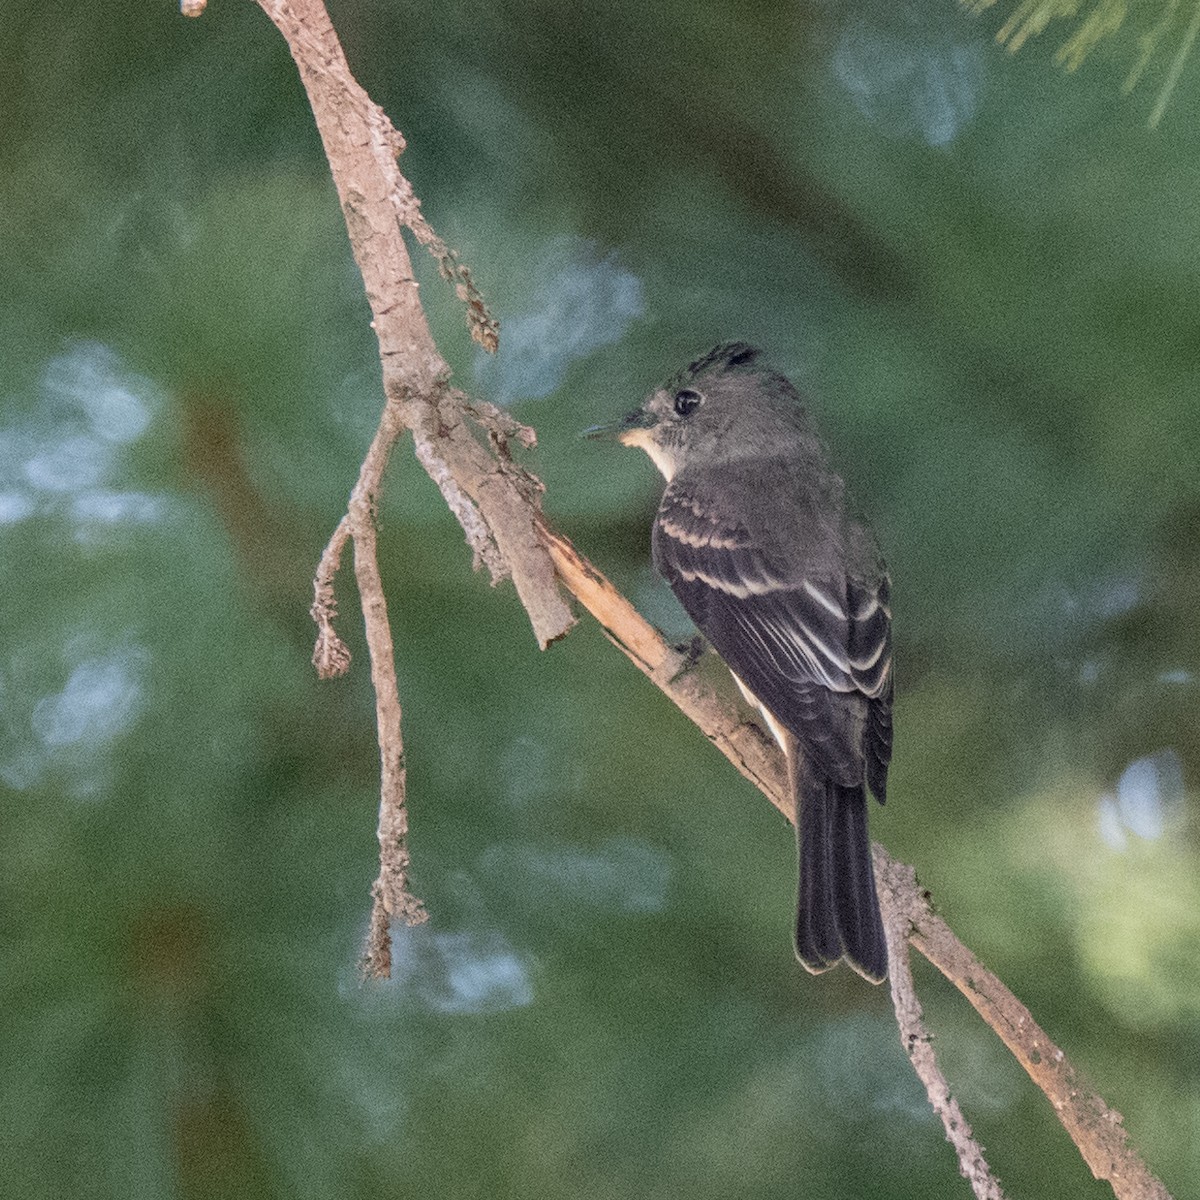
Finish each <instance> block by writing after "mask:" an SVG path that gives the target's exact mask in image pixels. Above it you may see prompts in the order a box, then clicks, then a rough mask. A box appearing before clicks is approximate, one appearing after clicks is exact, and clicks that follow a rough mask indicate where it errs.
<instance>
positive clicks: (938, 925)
mask: <svg viewBox="0 0 1200 1200" xmlns="http://www.w3.org/2000/svg"><path fill="white" fill-rule="evenodd" d="M542 531H543V536H544V537H545V538H546V544H547V545H548V546H549V547H550V552H551V554H552V555H553V557H554V564H555V567H556V568H557V569H558V571H559V574H560V576H561V577H562V579H563V582H564V583H565V584H566V586H567V587H568V588H569V589H570V590H571V591H572V592H573V593H574V594H575V596H576V597H578V599H579V601H580V603H581V604H583V606H584V608H586V609H587V610H588V611H589V612H590V613H591V614H592V616H594V617H595V618H596V620H598V621H599V622H600V624H601V625H603V626H604V628H605V629H606V630H607V631H608V633H609V634H610V635H611V637H612V640H613V641H614V642H615V644H616V645H618V646H619V647H620V648H621V649H622V650H623V651H624V652H625V654H626V655H628V657H629V658H630V659H631V660H632V661H633V662H634V664H635V665H636V666H637V667H638V668H639V669H640V670H642V671H643V672H644V673H645V674H646V675H648V676H649V677H650V679H651V680H653V682H654V683H655V684H656V685H657V686H658V687H659V688H660V689H661V690H662V691H663V692H665V693H666V694H667V696H669V697H670V698H671V700H672V701H673V702H674V703H675V704H676V706H677V707H678V708H679V709H680V710H681V711H682V712H684V713H685V714H686V715H687V716H688V717H689V718H690V719H691V720H692V721H694V722H695V723H696V724H697V725H698V726H699V727H700V729H701V730H702V731H703V732H704V733H705V735H706V736H707V737H708V739H709V740H710V741H711V742H713V743H714V744H715V745H716V746H717V748H718V749H719V750H720V751H721V753H722V754H724V755H725V757H726V758H728V759H729V760H730V762H732V763H733V765H734V766H735V767H737V769H738V770H739V771H741V773H742V774H743V775H745V776H746V778H747V779H749V780H751V782H753V783H754V784H755V786H756V787H758V788H759V790H760V791H762V792H763V794H764V795H765V796H766V797H767V799H768V800H770V801H771V803H772V804H774V805H775V807H776V808H778V809H779V811H780V812H782V813H783V814H784V816H786V817H788V818H789V820H790V819H791V817H792V813H791V811H790V810H791V805H790V804H789V803H788V802H787V791H786V786H787V783H786V781H787V771H786V765H785V763H784V760H783V755H782V754H781V753H780V752H779V750H778V748H777V747H776V746H775V743H774V742H773V741H772V740H771V739H769V738H767V737H766V736H764V735H763V734H761V733H758V734H757V736H752V735H750V734H749V733H748V732H747V731H748V730H749V729H751V728H754V727H753V726H748V725H747V724H746V723H745V722H743V721H741V720H740V719H739V718H738V716H737V711H736V709H735V708H734V705H733V702H732V698H729V699H726V698H725V697H723V696H721V695H718V694H717V693H716V692H715V691H714V690H713V689H711V688H709V687H706V686H705V685H703V684H702V683H700V682H699V681H698V680H697V679H696V677H695V674H694V672H691V671H684V672H683V674H679V672H680V670H681V668H682V666H683V659H682V656H680V655H679V654H678V653H677V652H676V651H674V650H672V649H671V648H670V647H669V646H668V645H667V644H666V642H665V641H664V640H663V638H662V636H661V635H660V634H659V633H658V631H657V630H655V629H654V628H653V626H651V625H650V624H649V622H647V621H646V620H645V619H644V618H643V617H642V616H641V615H640V614H639V613H638V612H637V611H636V610H635V609H634V608H633V606H632V605H630V604H629V602H628V601H627V600H626V599H625V598H624V597H623V596H622V595H621V594H620V593H619V592H618V591H617V590H616V589H615V588H614V587H613V586H612V584H611V583H609V582H608V580H607V579H605V578H604V576H603V575H602V574H601V573H600V572H599V571H598V570H597V569H596V568H595V567H594V566H593V565H592V564H591V563H589V562H588V561H587V559H585V558H584V557H583V556H582V555H581V554H580V553H579V552H578V551H577V550H576V549H575V547H574V546H572V545H571V543H570V542H569V541H567V539H566V538H564V537H562V536H561V535H559V534H557V533H554V532H552V531H551V530H550V529H549V528H547V527H546V526H545V525H544V524H543V525H542ZM874 851H875V874H876V879H877V880H878V882H879V893H880V896H879V898H880V905H881V907H882V909H883V918H884V926H885V928H887V929H889V930H890V929H893V928H895V929H901V928H902V929H905V930H907V936H908V939H909V941H910V942H911V943H912V945H913V947H914V948H915V949H916V950H918V951H920V952H921V953H922V954H923V955H925V957H926V958H927V959H929V961H930V962H931V963H933V965H934V966H935V967H937V968H938V970H939V971H941V972H942V974H943V975H945V976H946V978H947V979H949V980H950V982H951V983H953V984H954V985H955V987H957V988H958V989H959V991H961V992H962V993H963V994H964V995H965V996H966V997H967V999H968V1000H970V1001H971V1003H972V1004H973V1005H974V1006H975V1009H976V1011H977V1012H978V1013H979V1014H980V1016H982V1017H983V1019H984V1020H985V1021H986V1022H987V1023H988V1024H989V1025H990V1026H991V1027H992V1029H994V1030H995V1031H996V1033H997V1034H998V1035H999V1036H1000V1038H1001V1040H1002V1041H1003V1042H1004V1044H1005V1045H1006V1046H1007V1047H1008V1048H1009V1050H1010V1051H1012V1053H1013V1055H1014V1056H1015V1057H1016V1059H1017V1061H1018V1062H1019V1063H1020V1064H1021V1065H1022V1066H1023V1067H1024V1068H1025V1070H1026V1071H1027V1072H1028V1074H1029V1077H1030V1078H1031V1079H1032V1080H1033V1082H1034V1083H1036V1084H1037V1086H1038V1087H1039V1088H1041V1090H1042V1091H1043V1092H1044V1093H1045V1095H1046V1097H1047V1099H1049V1101H1050V1102H1051V1104H1052V1105H1053V1106H1054V1112H1055V1114H1056V1115H1057V1117H1058V1119H1059V1121H1060V1122H1061V1123H1062V1125H1063V1127H1064V1128H1065V1129H1066V1131H1067V1133H1068V1134H1069V1135H1070V1137H1071V1140H1072V1141H1073V1142H1074V1143H1075V1145H1076V1146H1077V1147H1078V1149H1079V1152H1080V1154H1081V1155H1082V1156H1083V1159H1084V1161H1085V1162H1086V1163H1087V1165H1088V1167H1090V1168H1091V1171H1092V1174H1093V1175H1094V1176H1095V1177H1096V1178H1097V1179H1104V1180H1107V1181H1108V1182H1109V1183H1110V1184H1111V1185H1112V1189H1113V1192H1114V1193H1115V1194H1116V1195H1117V1196H1118V1197H1119V1198H1120V1200H1170V1193H1169V1192H1168V1191H1167V1190H1166V1188H1165V1187H1164V1186H1163V1184H1162V1183H1161V1182H1160V1181H1159V1180H1158V1179H1157V1178H1155V1176H1153V1175H1152V1174H1151V1173H1150V1171H1149V1170H1148V1169H1147V1167H1146V1164H1145V1163H1144V1162H1143V1161H1142V1159H1141V1157H1140V1155H1139V1154H1138V1153H1137V1151H1136V1150H1134V1148H1133V1147H1132V1146H1130V1145H1129V1140H1128V1134H1127V1133H1126V1131H1125V1129H1124V1127H1123V1125H1122V1123H1121V1115H1120V1114H1119V1113H1117V1112H1114V1111H1113V1110H1112V1109H1110V1108H1109V1107H1108V1105H1107V1104H1105V1103H1104V1100H1103V1099H1102V1098H1101V1097H1100V1096H1099V1095H1098V1094H1097V1093H1096V1092H1095V1091H1093V1090H1092V1089H1091V1087H1090V1086H1089V1085H1088V1084H1086V1083H1085V1082H1084V1080H1083V1079H1082V1077H1081V1076H1080V1074H1079V1072H1078V1071H1077V1070H1076V1069H1075V1067H1073V1066H1072V1065H1071V1063H1070V1062H1069V1061H1068V1060H1067V1057H1066V1055H1065V1054H1064V1053H1063V1052H1062V1050H1060V1049H1059V1048H1058V1046H1056V1045H1055V1044H1054V1043H1053V1042H1052V1041H1051V1040H1050V1039H1049V1038H1048V1037H1047V1036H1046V1034H1045V1033H1044V1032H1043V1031H1042V1029H1041V1028H1040V1027H1039V1026H1038V1024H1037V1022H1035V1021H1034V1019H1033V1017H1032V1016H1031V1015H1030V1012H1029V1010H1028V1009H1027V1008H1026V1007H1025V1006H1024V1005H1023V1004H1022V1003H1021V1002H1020V1001H1019V1000H1018V999H1017V998H1016V997H1015V996H1014V995H1013V994H1012V992H1010V991H1009V990H1008V988H1007V987H1005V986H1004V984H1003V983H1002V982H1001V981H1000V980H999V979H998V978H997V977H996V976H995V975H993V974H992V973H991V972H990V971H989V970H987V969H986V968H985V967H984V966H983V965H982V964H981V963H980V962H979V960H978V959H977V958H976V957H975V956H974V955H973V954H972V953H971V952H970V950H968V949H967V947H966V946H964V945H963V944H962V942H960V941H959V940H958V938H957V937H956V936H955V935H954V932H953V931H952V930H951V929H950V927H949V926H948V925H947V924H946V922H945V921H943V920H942V918H941V917H939V916H938V915H937V914H936V913H935V912H934V911H933V906H932V903H931V902H930V898H929V894H928V893H927V892H925V891H924V890H922V889H921V888H920V887H919V886H918V885H917V881H916V874H915V872H913V870H912V868H911V867H906V866H904V865H903V864H901V863H897V862H895V861H894V860H893V859H892V858H891V856H890V855H889V854H888V853H887V851H886V850H884V849H883V848H882V847H881V846H878V845H876V846H875V847H874ZM889 945H890V943H889ZM898 1016H899V1014H898ZM907 1048H908V1047H907V1046H906V1049H907ZM914 1065H915V1064H914ZM960 1161H961V1159H960ZM973 1169H974V1168H973V1167H972V1170H973ZM964 1173H965V1172H964ZM968 1178H971V1176H970V1175H968Z"/></svg>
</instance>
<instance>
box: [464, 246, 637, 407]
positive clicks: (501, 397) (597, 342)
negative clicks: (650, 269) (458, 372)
mask: <svg viewBox="0 0 1200 1200" xmlns="http://www.w3.org/2000/svg"><path fill="white" fill-rule="evenodd" d="M530 274H531V276H532V280H533V296H534V302H535V304H536V305H537V307H536V308H534V309H533V310H532V311H529V312H525V313H522V314H520V315H518V316H514V317H506V318H504V319H503V320H502V322H501V331H500V349H499V351H498V352H497V353H496V354H494V355H491V354H487V353H486V352H484V351H483V350H480V351H478V352H477V354H476V358H475V378H476V381H477V383H478V385H479V389H480V391H481V392H483V394H484V395H486V396H487V397H488V398H489V399H490V400H493V401H495V402H496V403H497V404H511V403H513V402H514V401H516V400H529V399H537V398H539V397H541V396H548V395H549V394H550V393H551V392H553V391H554V390H555V388H557V387H558V386H559V384H561V383H562V381H563V378H564V376H565V375H566V373H567V370H568V369H569V368H570V366H571V364H572V363H574V362H575V361H576V360H577V359H581V358H584V357H586V356H587V355H589V354H591V353H592V352H593V351H594V350H598V349H599V348H600V347H601V346H609V345H611V344H612V343H614V342H616V341H619V340H620V339H621V338H622V337H623V336H624V334H625V331H626V329H627V328H628V327H629V325H630V323H631V322H633V321H634V320H636V319H637V318H638V317H640V316H641V315H642V309H643V299H642V284H641V280H639V279H638V278H637V277H636V276H635V275H632V274H631V273H630V272H628V271H626V270H625V269H624V268H623V267H621V266H620V265H619V264H618V262H617V259H616V256H615V255H613V254H609V255H607V256H606V257H604V258H600V257H598V256H597V251H596V247H595V245H594V244H593V243H591V242H587V241H583V240H582V239H579V238H557V239H555V240H554V241H553V242H551V243H550V245H549V247H548V248H547V250H546V252H545V254H544V255H543V257H542V261H541V262H540V263H539V264H538V265H537V266H535V267H534V268H533V270H532V271H531V272H530Z"/></svg>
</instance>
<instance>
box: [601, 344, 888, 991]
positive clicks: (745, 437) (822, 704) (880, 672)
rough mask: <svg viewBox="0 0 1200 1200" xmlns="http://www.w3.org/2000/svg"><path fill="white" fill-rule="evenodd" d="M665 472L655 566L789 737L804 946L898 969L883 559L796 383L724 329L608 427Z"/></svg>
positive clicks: (800, 949)
mask: <svg viewBox="0 0 1200 1200" xmlns="http://www.w3.org/2000/svg"><path fill="white" fill-rule="evenodd" d="M612 432H615V433H616V436H617V438H618V440H620V441H621V442H622V443H624V444H625V445H626V446H639V447H641V448H642V449H643V450H645V451H646V453H647V454H649V456H650V458H651V459H652V460H653V461H654V464H655V466H657V467H658V469H659V470H660V471H661V472H662V474H663V476H664V477H665V478H666V480H667V487H666V491H664V493H663V498H662V503H661V504H660V505H659V508H658V514H657V516H656V517H655V519H654V529H653V540H652V545H653V555H654V566H655V568H656V570H657V571H658V572H659V573H660V574H661V575H662V576H663V577H664V578H665V579H666V581H667V582H668V583H669V584H670V586H671V590H672V591H673V592H674V593H675V595H676V596H677V597H678V598H679V600H680V602H681V603H682V604H683V607H684V608H685V609H686V610H687V612H688V614H689V615H690V616H691V618H692V620H693V621H695V623H696V625H697V627H698V628H699V629H700V631H701V632H702V633H703V634H704V635H705V637H707V638H708V640H709V642H710V643H711V644H712V646H713V648H714V649H715V650H716V652H717V653H718V654H719V655H720V656H721V658H722V659H723V660H724V661H725V663H726V665H727V666H728V667H729V669H730V671H731V672H732V673H733V676H734V678H735V679H736V680H737V683H738V686H739V687H740V688H741V690H742V692H743V693H744V694H745V696H746V698H747V700H748V701H750V703H752V704H754V705H756V706H757V707H758V708H759V710H760V711H761V712H762V714H763V716H764V718H765V719H766V722H767V724H768V726H769V727H770V729H771V732H772V734H773V735H774V737H775V739H776V740H777V741H778V742H779V744H780V746H781V747H782V748H783V751H784V753H785V755H786V756H787V762H788V775H789V780H790V785H791V791H792V795H793V798H794V803H795V813H796V839H797V850H798V857H799V868H800V883H799V905H798V911H797V915H796V941H795V945H796V955H797V957H798V958H799V959H800V961H801V963H803V964H804V966H805V967H807V968H808V970H809V971H812V972H814V973H815V972H818V971H824V970H826V969H828V968H829V967H831V966H833V965H834V964H835V963H837V962H838V961H839V960H840V959H842V958H845V959H846V960H847V961H848V962H849V963H850V965H851V966H852V967H853V968H854V969H855V970H856V971H857V972H858V973H859V974H860V975H862V976H864V977H865V978H867V979H869V980H871V981H873V982H879V981H880V980H882V979H883V978H884V977H885V976H886V975H887V945H886V942H885V940H884V935H883V923H882V921H881V919H880V915H879V900H878V898H877V896H876V893H875V876H874V872H873V870H872V866H871V842H870V837H869V835H868V832H867V795H866V789H867V788H868V787H869V788H870V789H871V791H872V792H873V793H874V794H875V797H876V798H877V799H878V800H879V802H880V803H881V804H882V803H883V801H884V799H885V797H886V793H887V770H888V763H889V761H890V760H891V756H892V642H891V610H890V608H889V580H888V573H887V568H886V567H885V565H884V562H883V559H882V558H881V557H880V554H879V551H878V549H877V548H876V546H875V541H874V538H873V537H872V535H871V533H870V531H869V530H868V529H867V528H866V527H865V526H864V525H862V524H861V523H859V522H858V521H856V520H854V519H853V518H852V517H851V516H850V515H849V514H848V513H847V511H846V503H845V495H844V492H845V488H844V485H843V483H842V480H841V478H840V477H839V476H838V475H837V474H836V473H835V472H834V471H833V469H832V467H830V465H829V462H828V456H827V453H826V450H825V447H824V445H823V444H822V442H821V440H820V438H819V437H818V435H817V433H816V430H815V429H814V427H813V424H812V420H811V418H810V417H809V414H808V412H807V410H806V409H805V406H804V403H803V400H802V399H801V397H800V395H799V393H798V392H797V391H796V389H795V388H794V387H793V386H792V385H791V383H790V382H789V381H788V380H787V379H786V378H784V376H782V375H780V374H778V373H776V372H775V371H772V370H771V369H770V368H769V367H768V366H767V365H766V364H764V363H763V362H762V360H761V352H760V351H758V350H756V349H755V348H754V347H752V346H748V345H746V344H745V343H742V342H731V343H727V344H725V345H721V346H717V347H715V348H714V349H713V350H710V351H709V352H708V353H707V354H706V355H704V356H703V357H702V358H699V359H697V360H696V361H695V362H693V363H691V364H690V365H689V366H687V367H686V368H684V370H682V371H680V372H679V374H677V375H676V376H674V378H672V379H671V380H670V381H669V382H668V383H667V384H665V385H664V386H663V387H661V388H659V389H658V390H657V391H655V392H654V393H652V394H651V395H650V396H649V397H648V398H647V399H646V401H645V402H644V403H643V405H642V407H641V408H639V409H636V410H635V411H634V412H632V413H630V414H629V415H628V416H627V417H625V418H624V420H623V421H621V422H620V424H619V425H618V426H617V427H616V428H615V429H614V430H612Z"/></svg>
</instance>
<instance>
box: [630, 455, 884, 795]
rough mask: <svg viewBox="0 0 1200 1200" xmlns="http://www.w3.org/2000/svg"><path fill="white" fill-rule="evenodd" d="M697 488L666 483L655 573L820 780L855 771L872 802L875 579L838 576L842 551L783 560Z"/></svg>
mask: <svg viewBox="0 0 1200 1200" xmlns="http://www.w3.org/2000/svg"><path fill="white" fill-rule="evenodd" d="M708 490H709V489H704V488H700V487H697V486H695V485H694V484H693V485H691V486H688V485H686V484H684V483H683V482H682V481H681V480H679V479H678V478H677V479H676V480H675V481H674V482H672V483H671V484H670V485H669V486H668V488H667V490H666V492H665V494H664V496H663V500H662V504H661V506H660V507H659V511H658V517H657V519H656V520H655V523H654V534H653V548H654V563H655V567H656V568H657V569H658V571H659V572H660V573H661V574H662V575H663V576H664V577H665V578H666V580H667V582H668V583H669V584H670V585H671V589H672V591H674V593H675V595H676V596H677V597H678V598H679V600H680V602H681V603H682V604H683V607H684V608H685V609H686V610H687V612H688V614H689V615H690V616H691V618H692V620H694V621H695V622H696V624H697V626H698V627H699V628H700V630H701V631H702V632H703V633H704V635H705V636H706V637H707V638H708V640H709V641H710V642H711V643H712V645H713V648H714V649H715V650H716V651H717V653H718V654H719V655H720V656H721V657H722V658H723V659H724V660H725V662H726V663H727V664H728V666H729V667H730V668H731V669H732V670H733V672H734V674H735V675H737V676H738V678H739V679H740V680H741V681H742V683H743V685H744V686H745V687H746V688H748V689H749V690H750V691H751V692H753V694H754V695H755V697H756V698H757V699H758V700H759V701H760V702H761V703H762V704H763V705H765V706H766V708H767V709H768V710H769V711H770V712H771V713H772V714H773V715H774V717H775V718H776V719H777V720H778V721H780V722H781V723H782V724H783V725H784V726H786V727H787V728H788V729H790V730H791V731H792V732H793V733H794V734H795V735H796V736H797V737H798V738H799V739H800V741H801V744H802V745H803V746H804V747H805V748H806V750H807V751H808V752H809V753H810V754H815V755H816V757H817V758H818V760H819V761H821V762H822V763H823V764H824V765H825V766H826V768H827V770H828V771H829V773H830V776H831V777H832V778H834V779H836V780H837V781H838V782H844V783H846V784H848V785H849V784H853V783H855V782H860V781H861V780H862V778H863V771H864V766H865V767H866V768H867V777H868V782H870V783H871V785H872V791H875V792H876V794H877V795H879V796H881V797H882V794H883V791H882V789H883V783H882V781H883V780H884V779H885V778H886V769H887V760H888V759H889V758H890V756H891V661H892V648H891V611H890V609H889V607H888V590H889V589H888V579H887V574H886V572H884V571H883V570H882V569H881V568H877V569H876V570H875V571H862V572H860V573H858V574H854V573H851V572H848V571H847V569H846V565H845V563H844V562H843V561H841V560H843V559H844V558H845V555H844V553H843V554H841V555H837V554H831V553H829V552H827V551H822V552H817V553H814V554H812V555H811V556H808V557H809V558H811V565H810V564H807V563H802V564H801V565H799V566H795V565H790V564H788V563H785V562H783V561H781V559H780V556H779V555H778V554H772V552H771V551H770V550H769V549H767V548H764V546H763V545H762V544H761V543H762V539H759V538H756V537H755V536H753V534H752V533H751V531H750V529H749V528H748V527H747V525H746V524H744V523H741V522H738V521H733V520H728V519H725V518H724V517H722V516H721V515H720V511H721V506H720V505H719V504H715V503H711V502H710V501H709V497H708V495H707V494H706V493H707V492H708ZM798 536H803V537H806V538H812V537H813V536H815V535H814V533H813V531H812V530H811V529H808V530H803V531H798ZM801 557H804V556H801ZM864 702H873V703H869V704H868V703H864ZM864 752H865V754H866V761H864ZM877 782H878V783H879V784H880V786H879V787H876V786H875V785H876V783H877Z"/></svg>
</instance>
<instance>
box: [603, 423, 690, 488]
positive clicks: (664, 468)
mask: <svg viewBox="0 0 1200 1200" xmlns="http://www.w3.org/2000/svg"><path fill="white" fill-rule="evenodd" d="M617 441H618V442H620V443H621V445H622V446H636V447H637V448H638V449H640V450H645V452H646V453H647V454H648V455H650V461H651V462H653V463H654V465H655V466H656V467H657V468H658V469H659V471H661V472H662V476H663V478H664V479H665V480H666V481H667V482H668V483H670V482H671V480H672V479H674V478H675V468H676V462H675V457H674V455H672V454H670V453H669V452H668V451H667V450H666V448H665V447H664V446H662V445H660V444H659V443H658V442H656V441H655V440H654V431H653V430H652V429H626V430H624V431H622V432H621V433H619V434H617Z"/></svg>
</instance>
